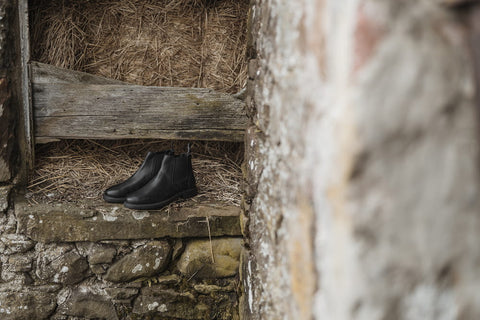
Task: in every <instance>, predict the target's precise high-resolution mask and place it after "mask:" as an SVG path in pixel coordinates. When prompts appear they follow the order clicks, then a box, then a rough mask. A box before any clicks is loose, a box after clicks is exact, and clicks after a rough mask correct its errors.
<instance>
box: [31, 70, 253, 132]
mask: <svg viewBox="0 0 480 320" xmlns="http://www.w3.org/2000/svg"><path fill="white" fill-rule="evenodd" d="M32 71H33V72H32V74H33V77H32V78H33V105H34V114H35V124H36V126H35V128H36V129H35V135H36V137H37V138H39V139H52V138H53V139H55V138H60V139H66V138H69V139H121V138H155V139H158V138H160V139H191V140H219V141H242V140H243V135H244V131H245V128H246V126H247V118H246V115H245V111H244V109H245V108H244V102H243V101H242V100H239V99H236V98H234V97H233V96H232V95H229V94H225V93H220V92H216V91H214V90H211V89H204V88H172V87H148V86H137V85H129V84H125V83H122V82H118V81H115V80H110V79H106V78H101V77H96V76H91V75H87V74H83V73H80V72H75V71H68V70H64V69H63V70H62V69H60V68H55V67H53V68H52V67H51V66H48V65H41V64H38V63H35V64H32Z"/></svg>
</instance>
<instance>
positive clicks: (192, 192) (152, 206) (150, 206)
mask: <svg viewBox="0 0 480 320" xmlns="http://www.w3.org/2000/svg"><path fill="white" fill-rule="evenodd" d="M197 193H198V192H197V188H193V189H188V190H185V191H182V192H179V193H177V194H175V195H174V196H172V197H170V198H168V199H167V200H163V201H160V202H155V203H138V204H137V203H130V202H127V201H125V202H124V203H123V205H124V206H125V208H129V209H136V210H156V209H161V208H163V207H165V206H166V205H168V204H170V203H172V202H173V201H175V200H177V199H180V198H182V199H188V198H192V197H194V196H196V195H197Z"/></svg>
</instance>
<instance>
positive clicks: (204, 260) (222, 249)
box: [177, 238, 243, 278]
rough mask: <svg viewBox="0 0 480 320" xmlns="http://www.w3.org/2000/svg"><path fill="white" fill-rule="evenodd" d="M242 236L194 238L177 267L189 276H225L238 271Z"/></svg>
mask: <svg viewBox="0 0 480 320" xmlns="http://www.w3.org/2000/svg"><path fill="white" fill-rule="evenodd" d="M242 241H243V240H242V239H241V238H219V239H212V240H211V241H209V240H193V241H191V242H189V243H188V244H187V247H186V248H185V251H184V252H183V254H182V256H181V257H180V259H179V260H178V263H177V267H178V269H179V271H180V272H181V273H183V274H184V275H186V276H187V277H195V278H223V277H230V276H234V275H236V274H237V273H238V268H239V259H240V252H241V250H242Z"/></svg>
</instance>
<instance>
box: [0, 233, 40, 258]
mask: <svg viewBox="0 0 480 320" xmlns="http://www.w3.org/2000/svg"><path fill="white" fill-rule="evenodd" d="M0 241H1V242H2V243H3V244H4V245H5V247H6V250H5V253H6V254H12V253H23V252H27V251H29V250H30V249H32V248H33V247H34V245H35V243H34V242H33V241H32V240H30V239H28V238H27V237H25V236H24V235H21V234H5V235H3V236H1V237H0Z"/></svg>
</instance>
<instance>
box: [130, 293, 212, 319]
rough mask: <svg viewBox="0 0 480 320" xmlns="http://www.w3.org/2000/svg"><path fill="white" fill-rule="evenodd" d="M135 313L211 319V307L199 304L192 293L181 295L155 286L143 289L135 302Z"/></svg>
mask: <svg viewBox="0 0 480 320" xmlns="http://www.w3.org/2000/svg"><path fill="white" fill-rule="evenodd" d="M133 313H136V314H140V315H143V316H146V315H161V316H162V317H172V318H180V319H185V320H190V319H192V320H193V319H209V314H210V306H209V305H206V304H203V303H198V301H197V300H196V299H195V296H194V295H193V294H192V293H190V292H181V293H180V292H176V291H173V290H165V289H161V288H158V287H156V286H153V287H151V288H144V289H142V291H141V294H140V296H139V297H138V298H137V299H136V300H135V302H134V306H133Z"/></svg>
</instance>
